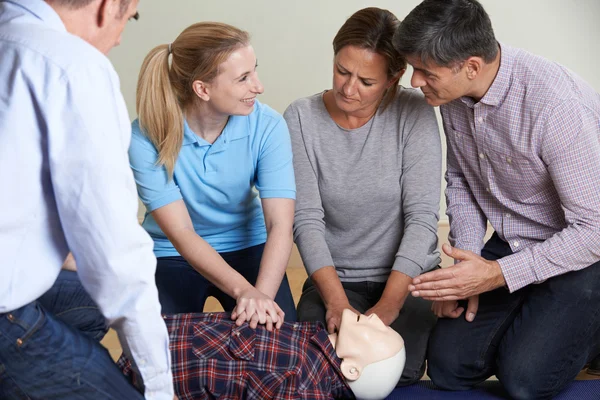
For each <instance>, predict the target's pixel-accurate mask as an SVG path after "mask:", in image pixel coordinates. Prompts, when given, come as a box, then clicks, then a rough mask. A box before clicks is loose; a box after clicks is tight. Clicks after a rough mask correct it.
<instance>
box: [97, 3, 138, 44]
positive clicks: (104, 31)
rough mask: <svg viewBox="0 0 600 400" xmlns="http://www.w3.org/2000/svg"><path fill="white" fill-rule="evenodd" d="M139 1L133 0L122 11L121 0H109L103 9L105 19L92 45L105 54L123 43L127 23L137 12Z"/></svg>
mask: <svg viewBox="0 0 600 400" xmlns="http://www.w3.org/2000/svg"><path fill="white" fill-rule="evenodd" d="M138 3H139V0H131V2H130V3H129V7H127V10H125V13H121V8H120V7H121V0H107V1H106V2H105V4H104V9H103V10H101V12H102V11H103V15H104V18H105V21H104V24H103V26H102V27H101V32H99V35H97V38H96V39H95V43H92V45H93V46H95V47H96V48H97V49H98V50H100V51H101V52H102V53H104V54H108V52H109V51H110V50H111V49H112V48H113V47H115V46H118V45H119V44H120V43H121V34H122V33H123V30H124V29H125V24H127V21H129V20H130V19H131V18H133V17H134V16H135V15H136V14H137V6H138Z"/></svg>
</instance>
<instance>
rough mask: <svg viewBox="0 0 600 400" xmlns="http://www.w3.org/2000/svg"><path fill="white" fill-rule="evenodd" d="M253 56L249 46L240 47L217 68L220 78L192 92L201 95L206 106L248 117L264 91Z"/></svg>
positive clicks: (220, 111) (219, 111)
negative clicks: (200, 93)
mask: <svg viewBox="0 0 600 400" xmlns="http://www.w3.org/2000/svg"><path fill="white" fill-rule="evenodd" d="M257 66H258V64H257V61H256V55H255V54H254V49H253V48H252V46H244V47H240V48H239V49H237V50H236V51H234V52H233V53H231V55H230V56H229V58H228V59H227V60H226V61H225V62H223V63H222V64H221V65H220V66H219V75H217V77H216V78H215V79H213V81H212V82H210V83H206V84H204V88H202V87H200V88H199V87H198V85H197V84H198V82H199V81H196V82H195V85H196V87H195V90H196V92H197V93H198V90H200V91H201V92H203V94H204V95H205V96H204V97H203V96H202V95H200V97H201V98H203V99H204V100H206V101H207V104H208V105H209V106H210V107H211V108H212V109H213V110H214V111H215V112H217V113H219V114H224V115H248V114H250V113H251V112H252V110H254V103H255V101H256V96H257V95H259V94H261V93H262V92H263V85H262V83H261V82H260V79H258V74H257V73H256V67H257Z"/></svg>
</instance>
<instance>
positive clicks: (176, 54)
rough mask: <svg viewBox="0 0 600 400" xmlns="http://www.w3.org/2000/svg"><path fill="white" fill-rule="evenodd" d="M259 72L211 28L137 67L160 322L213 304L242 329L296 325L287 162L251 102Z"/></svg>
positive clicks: (274, 116)
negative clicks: (211, 300)
mask: <svg viewBox="0 0 600 400" xmlns="http://www.w3.org/2000/svg"><path fill="white" fill-rule="evenodd" d="M257 66H258V64H257V60H256V56H255V54H254V50H253V48H252V46H251V45H250V42H249V35H248V33H247V32H244V31H242V30H240V29H238V28H235V27H233V26H230V25H226V24H222V23H214V22H203V23H197V24H194V25H191V26H190V27H188V28H186V29H185V30H184V31H183V32H182V33H181V34H180V35H179V36H178V37H177V39H175V41H174V42H173V43H171V44H169V45H166V44H165V45H160V46H157V47H156V48H154V49H153V50H152V51H150V53H149V54H148V55H147V56H146V59H145V60H144V63H143V65H142V69H141V71H140V76H139V81H138V87H137V102H136V103H137V104H136V106H137V112H138V115H139V119H138V120H136V121H134V122H133V135H132V140H131V147H130V150H129V157H130V163H131V167H132V169H133V172H134V175H135V179H136V183H137V188H138V194H139V196H140V198H141V200H142V202H143V203H144V205H145V206H146V209H147V212H146V215H145V218H144V222H143V226H144V228H145V229H146V230H147V231H148V233H149V234H150V236H151V237H152V238H153V239H154V252H155V254H156V257H157V259H158V264H157V270H156V283H157V287H158V291H159V298H160V302H161V306H162V311H163V313H168V314H173V313H183V312H200V311H202V309H203V306H204V302H205V300H206V298H207V296H210V295H213V296H215V297H216V298H217V299H218V300H219V301H220V302H221V304H222V305H223V307H224V309H225V310H226V311H231V312H232V318H233V319H235V320H236V321H237V322H238V324H241V323H243V322H244V321H248V322H249V323H250V325H251V326H252V327H256V325H257V324H266V326H267V328H268V329H271V328H272V327H279V326H280V325H281V323H282V322H283V320H284V316H285V319H286V320H295V318H296V312H295V309H294V302H293V298H292V295H291V292H290V288H289V284H288V281H287V279H286V277H285V268H286V265H287V262H288V259H289V255H290V251H291V248H292V224H293V215H294V199H295V195H296V189H295V183H294V173H293V167H292V150H291V144H290V138H289V133H288V129H287V125H286V123H285V121H284V120H283V118H282V116H281V115H279V114H278V113H277V112H275V111H274V110H273V109H271V108H270V107H268V106H266V105H264V104H261V103H260V102H259V101H258V100H257V99H256V97H257V96H258V95H259V94H261V93H262V92H263V86H262V84H261V82H260V80H259V78H258V75H257V72H256V68H257ZM254 188H256V189H257V191H255V190H253V189H254ZM257 192H258V193H257ZM259 195H260V197H259Z"/></svg>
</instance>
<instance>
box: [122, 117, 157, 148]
mask: <svg viewBox="0 0 600 400" xmlns="http://www.w3.org/2000/svg"><path fill="white" fill-rule="evenodd" d="M142 149H145V150H152V151H153V152H156V148H155V147H154V144H152V142H151V141H150V139H148V137H147V136H146V133H145V132H144V130H143V129H142V127H141V126H140V121H139V119H138V118H136V119H135V120H133V122H132V123H131V145H130V146H129V152H130V153H131V152H135V151H137V150H142Z"/></svg>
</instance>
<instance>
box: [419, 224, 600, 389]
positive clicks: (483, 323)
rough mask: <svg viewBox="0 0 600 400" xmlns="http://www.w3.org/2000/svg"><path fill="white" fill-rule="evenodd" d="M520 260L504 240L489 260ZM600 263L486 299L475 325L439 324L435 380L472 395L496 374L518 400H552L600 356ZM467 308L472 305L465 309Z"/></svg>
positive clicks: (433, 341) (494, 242)
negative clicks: (478, 385)
mask: <svg viewBox="0 0 600 400" xmlns="http://www.w3.org/2000/svg"><path fill="white" fill-rule="evenodd" d="M510 254H512V251H511V249H510V247H509V245H508V244H507V243H506V242H504V241H502V240H501V239H500V238H499V237H498V235H497V234H496V233H494V235H493V236H492V237H491V239H490V240H489V241H488V242H487V243H486V245H485V247H484V249H483V250H482V252H481V255H482V257H484V258H486V259H488V260H496V259H499V258H502V257H504V256H507V255H510ZM599 282H600V263H595V264H593V265H591V266H589V267H587V268H585V269H583V270H580V271H574V272H569V273H566V274H564V275H560V276H556V277H553V278H550V279H548V280H546V281H545V282H543V283H540V284H532V285H528V286H526V287H525V288H522V289H520V290H517V291H516V292H514V293H509V291H508V290H507V289H505V288H499V289H496V290H493V291H491V292H486V293H483V294H481V295H480V296H479V309H478V311H477V314H476V317H475V320H474V321H473V322H467V321H466V320H465V318H464V316H461V317H459V318H456V319H451V318H441V319H439V320H438V322H437V324H436V326H435V328H434V330H433V332H432V334H431V338H430V339H429V350H428V353H427V357H428V368H429V369H428V373H429V376H430V377H431V380H432V381H433V383H435V384H436V385H437V386H438V387H440V388H442V389H447V390H468V389H470V388H472V387H473V386H474V385H475V384H477V383H480V382H482V381H484V380H485V379H487V378H489V377H490V376H492V375H494V374H495V375H496V376H497V377H498V380H499V381H500V382H501V383H502V384H503V386H504V388H505V389H506V391H507V392H508V394H509V395H510V397H512V398H515V399H550V398H552V397H554V396H556V395H557V394H558V393H559V392H560V391H561V390H562V389H563V388H564V387H565V386H566V385H567V384H568V383H569V382H571V381H572V380H573V379H574V378H575V376H576V375H577V374H578V373H579V371H580V370H581V369H582V368H583V366H584V365H585V364H586V362H588V361H589V360H590V359H591V358H592V357H593V356H595V355H596V352H597V349H598V347H597V346H598V340H597V337H598V336H599V333H600V307H598V305H599V304H600V290H598V283H599ZM462 305H463V306H464V307H465V309H466V302H464V304H462Z"/></svg>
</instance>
